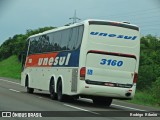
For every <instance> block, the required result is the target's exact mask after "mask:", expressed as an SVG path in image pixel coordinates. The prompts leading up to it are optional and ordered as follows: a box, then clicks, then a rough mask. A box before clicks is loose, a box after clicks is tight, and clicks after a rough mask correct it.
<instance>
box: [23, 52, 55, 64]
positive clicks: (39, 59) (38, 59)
mask: <svg viewBox="0 0 160 120" xmlns="http://www.w3.org/2000/svg"><path fill="white" fill-rule="evenodd" d="M57 55H58V52H56V53H47V54H34V55H29V56H28V57H27V58H26V65H25V67H38V66H44V67H49V66H52V65H53V64H51V62H52V61H49V60H50V58H56V56H57Z"/></svg>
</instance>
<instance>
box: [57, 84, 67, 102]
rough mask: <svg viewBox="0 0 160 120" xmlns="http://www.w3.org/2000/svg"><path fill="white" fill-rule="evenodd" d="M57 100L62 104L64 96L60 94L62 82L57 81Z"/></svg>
mask: <svg viewBox="0 0 160 120" xmlns="http://www.w3.org/2000/svg"><path fill="white" fill-rule="evenodd" d="M57 99H58V101H61V102H63V101H64V99H65V95H63V93H62V81H59V82H58V85H57Z"/></svg>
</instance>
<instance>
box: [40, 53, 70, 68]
mask: <svg viewBox="0 0 160 120" xmlns="http://www.w3.org/2000/svg"><path fill="white" fill-rule="evenodd" d="M70 56H71V53H68V55H67V57H66V56H63V57H55V58H53V57H51V58H47V57H46V58H39V60H38V65H39V66H42V65H44V66H47V65H49V66H51V65H68V63H69V59H70Z"/></svg>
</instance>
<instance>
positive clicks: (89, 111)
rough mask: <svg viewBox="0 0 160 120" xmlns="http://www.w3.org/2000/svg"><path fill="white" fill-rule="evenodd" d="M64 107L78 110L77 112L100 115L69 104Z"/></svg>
mask: <svg viewBox="0 0 160 120" xmlns="http://www.w3.org/2000/svg"><path fill="white" fill-rule="evenodd" d="M64 105H65V106H67V107H71V108H74V109H77V110H81V111H85V112H89V113H92V114H96V115H100V114H99V113H96V112H92V111H89V110H86V109H83V108H79V107H76V106H72V105H69V104H64Z"/></svg>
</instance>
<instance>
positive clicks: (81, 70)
mask: <svg viewBox="0 0 160 120" xmlns="http://www.w3.org/2000/svg"><path fill="white" fill-rule="evenodd" d="M85 76H86V67H82V68H81V69H80V79H81V80H84V79H85Z"/></svg>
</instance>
